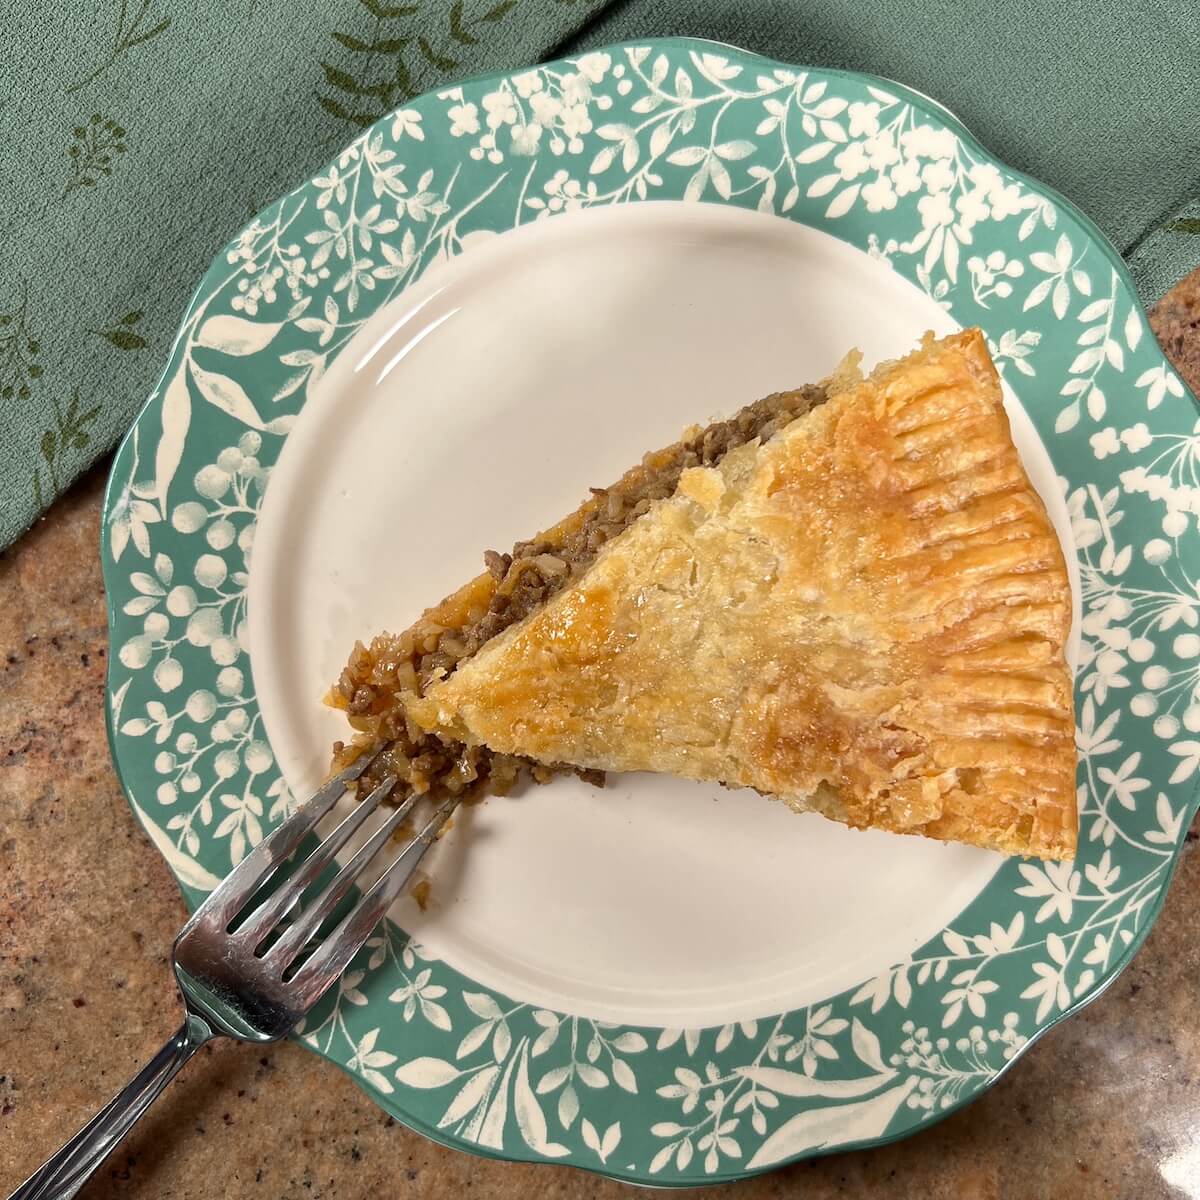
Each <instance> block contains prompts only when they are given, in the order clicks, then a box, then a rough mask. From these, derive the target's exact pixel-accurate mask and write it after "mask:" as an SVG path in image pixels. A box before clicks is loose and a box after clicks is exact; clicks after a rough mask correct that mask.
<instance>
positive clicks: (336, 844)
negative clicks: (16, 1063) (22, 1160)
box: [9, 753, 458, 1200]
mask: <svg viewBox="0 0 1200 1200" xmlns="http://www.w3.org/2000/svg"><path fill="white" fill-rule="evenodd" d="M372 761H373V756H372V755H371V754H369V753H368V754H364V755H362V756H361V757H360V758H358V759H357V760H356V761H355V762H354V763H352V764H351V765H350V766H349V767H347V768H346V769H345V770H344V771H342V772H341V773H340V774H338V775H335V776H334V777H333V778H332V779H330V781H329V782H328V783H327V784H325V786H324V787H323V788H321V790H320V791H319V792H317V794H316V795H315V796H314V797H313V798H312V799H311V800H309V801H308V803H307V804H305V805H304V806H303V807H301V808H299V809H297V811H296V812H294V813H293V814H292V815H291V816H290V817H288V818H287V819H286V820H285V821H284V822H283V824H281V825H280V826H279V828H278V829H276V830H274V831H273V832H272V833H271V834H270V835H269V836H268V837H266V838H264V839H263V841H262V842H261V843H260V844H259V845H258V846H257V847H256V848H255V849H254V850H253V851H252V852H251V853H250V854H249V855H247V857H246V858H244V859H242V861H241V862H240V863H239V864H238V865H237V866H236V867H234V869H233V870H232V871H231V872H230V873H229V875H228V876H227V877H226V878H225V879H224V880H223V881H222V883H221V884H220V885H219V886H218V887H217V888H216V890H215V891H213V892H212V893H211V894H210V895H209V897H208V898H207V899H206V900H205V901H204V903H203V904H202V905H201V906H200V907H199V908H198V909H196V911H195V913H193V914H192V917H191V919H190V920H189V921H188V922H187V924H186V925H184V927H183V929H182V930H181V931H180V934H179V936H178V937H177V938H176V939H175V947H174V950H173V953H172V964H173V966H174V968H175V977H176V979H177V980H178V982H179V989H180V991H181V992H182V993H183V1003H184V1009H185V1014H186V1015H185V1019H184V1022H183V1024H182V1025H181V1026H180V1028H179V1031H178V1032H177V1033H176V1034H175V1036H174V1037H172V1038H171V1040H170V1041H169V1042H167V1044H166V1045H165V1046H164V1047H163V1048H162V1049H161V1050H160V1051H159V1052H158V1053H157V1054H156V1055H155V1056H154V1057H153V1058H152V1059H151V1060H150V1062H149V1063H147V1064H146V1066H145V1067H143V1068H142V1070H141V1071H140V1072H138V1074H137V1075H135V1076H134V1078H133V1079H132V1080H130V1082H129V1083H128V1084H127V1085H126V1087H125V1088H124V1089H123V1090H122V1091H121V1092H120V1093H119V1094H118V1095H117V1096H116V1097H115V1098H114V1099H113V1100H112V1101H111V1102H110V1103H109V1104H108V1105H107V1107H105V1108H102V1109H101V1110H100V1111H99V1112H98V1113H97V1114H96V1115H95V1116H94V1117H93V1118H92V1119H91V1120H90V1121H89V1122H88V1123H87V1124H86V1125H85V1126H84V1127H83V1128H82V1129H80V1130H79V1132H78V1133H76V1134H75V1136H74V1137H73V1138H71V1140H70V1141H69V1142H67V1144H66V1145H65V1146H63V1147H62V1149H61V1150H59V1151H58V1153H57V1154H55V1155H53V1156H52V1157H51V1158H49V1159H47V1160H46V1162H45V1163H43V1164H42V1166H41V1167H39V1168H38V1170H36V1171H35V1172H34V1173H33V1174H32V1175H31V1176H30V1177H29V1178H28V1179H27V1180H26V1181H25V1182H24V1183H23V1184H21V1186H20V1187H18V1188H17V1190H16V1191H15V1192H13V1194H12V1196H11V1197H9V1200H66V1198H67V1197H70V1196H74V1195H75V1194H76V1192H78V1191H79V1189H80V1188H81V1187H82V1186H83V1185H84V1183H86V1182H87V1180H88V1179H89V1178H90V1177H91V1174H92V1172H93V1171H95V1169H96V1168H97V1167H98V1166H99V1165H100V1163H101V1162H103V1161H104V1159H105V1157H106V1156H107V1155H108V1154H109V1152H110V1151H111V1150H112V1149H113V1148H114V1147H115V1146H116V1145H117V1143H118V1142H120V1141H121V1139H122V1138H123V1137H124V1136H125V1135H126V1134H127V1133H128V1132H129V1130H130V1129H131V1128H132V1126H133V1124H134V1122H136V1121H137V1120H138V1118H139V1117H141V1115H142V1114H143V1113H144V1112H145V1111H146V1110H147V1109H148V1108H149V1107H150V1105H151V1103H152V1102H153V1101H154V1099H155V1098H156V1097H157V1096H158V1094H159V1093H160V1092H161V1091H162V1090H163V1088H165V1087H166V1086H167V1084H168V1083H170V1082H171V1080H172V1079H173V1078H174V1077H175V1075H176V1073H177V1072H178V1071H179V1069H180V1067H182V1066H183V1064H184V1063H185V1062H187V1060H188V1059H189V1058H191V1057H192V1055H193V1054H195V1053H196V1051H197V1050H199V1049H200V1047H201V1046H203V1045H204V1043H205V1042H207V1041H210V1040H211V1039H212V1038H216V1037H232V1038H239V1039H240V1040H242V1041H246V1042H274V1041H277V1040H278V1039H279V1038H281V1037H283V1036H284V1035H285V1034H286V1033H287V1032H288V1031H289V1030H290V1029H291V1028H292V1027H293V1026H294V1025H295V1024H296V1023H297V1022H298V1021H299V1020H300V1018H301V1017H303V1016H304V1015H305V1013H307V1012H308V1011H309V1010H310V1009H311V1008H312V1007H313V1005H314V1004H316V1002H317V1001H318V1000H319V999H320V998H321V996H322V995H323V994H324V992H325V990H326V989H327V988H328V987H329V986H330V984H332V983H333V982H334V980H336V979H337V977H338V976H339V975H340V974H341V973H342V971H344V970H345V968H346V965H347V964H348V963H349V962H350V960H351V959H352V958H353V957H354V955H355V954H356V953H357V952H358V950H359V948H360V947H361V946H362V945H363V943H364V942H365V941H366V940H367V938H368V937H369V936H370V933H371V931H372V930H373V929H374V928H375V925H376V924H377V923H378V922H379V920H380V918H381V917H382V916H383V915H384V913H386V912H387V910H388V908H389V907H390V906H391V905H392V903H393V902H394V901H395V900H396V899H397V898H398V897H399V895H400V893H401V892H402V891H403V890H404V885H405V884H406V883H407V882H408V880H409V878H410V877H411V875H412V873H413V871H414V869H415V868H416V866H417V863H419V862H420V861H421V858H422V856H423V855H424V854H425V851H426V850H428V849H429V847H430V846H431V845H432V844H433V842H434V840H435V839H436V837H437V835H438V833H439V832H440V831H441V829H442V827H443V826H444V825H445V824H446V822H447V820H449V818H450V815H451V813H452V812H453V811H454V808H455V807H456V805H457V804H458V800H457V798H451V799H450V800H447V801H446V802H445V803H444V804H442V805H441V807H440V808H438V809H437V810H436V811H435V812H434V814H433V815H432V816H431V817H430V818H429V820H428V821H427V822H426V824H425V826H424V828H422V829H421V831H420V833H418V834H417V835H416V836H415V837H414V838H413V839H412V840H411V841H410V842H408V844H407V845H406V846H405V847H404V849H403V850H402V851H401V852H400V854H399V856H398V857H397V858H396V860H395V861H394V862H393V863H391V864H390V865H389V866H388V868H387V869H386V870H385V871H384V872H383V874H382V875H380V877H379V878H378V879H377V880H376V881H375V882H374V883H373V884H372V885H371V886H370V887H369V888H368V889H367V890H366V891H365V892H364V893H363V895H362V897H361V898H360V899H359V901H358V903H357V904H356V905H355V906H354V907H353V908H352V909H351V910H350V912H349V913H348V914H347V915H346V916H345V917H343V918H342V919H341V920H340V921H339V922H338V924H337V925H336V926H335V927H334V928H333V929H332V930H331V931H330V932H329V933H328V935H327V936H326V937H324V938H323V939H320V940H319V941H318V940H315V939H316V938H317V935H318V932H319V930H320V928H321V925H322V924H323V923H324V922H325V921H326V920H328V918H329V917H330V916H331V915H332V914H333V913H334V910H335V909H336V908H337V906H338V904H339V902H340V901H341V900H342V899H343V898H344V897H345V896H346V894H347V893H348V892H349V891H350V888H351V887H352V886H353V885H354V883H355V881H356V880H357V879H358V878H359V877H360V876H361V874H362V872H363V871H364V869H365V868H366V867H367V865H368V864H369V863H370V861H371V860H372V859H373V858H374V857H375V855H376V854H377V853H378V852H379V850H381V849H382V848H383V846H384V845H385V844H386V843H387V842H388V840H389V839H390V838H391V836H392V834H393V833H395V831H396V829H397V827H398V826H399V825H400V823H401V822H402V821H403V820H404V818H405V817H406V816H407V815H408V814H409V812H410V811H411V810H412V807H413V805H414V804H415V803H416V799H417V797H416V796H415V795H410V796H409V797H408V798H407V799H406V800H405V801H404V803H402V804H401V805H400V806H399V807H398V808H397V809H396V810H395V811H394V812H392V813H391V814H390V815H389V816H388V818H387V820H386V821H384V822H383V824H382V825H381V826H380V827H379V828H378V829H377V830H376V831H375V832H374V833H372V834H371V835H370V837H369V838H367V840H366V841H365V842H364V843H363V844H362V846H361V847H360V848H359V849H358V850H357V851H355V853H354V854H353V855H352V856H351V858H350V859H349V860H348V861H347V862H346V863H345V865H344V866H342V867H341V868H340V869H339V870H338V872H337V874H336V875H335V876H334V877H333V879H332V880H331V881H330V883H329V884H328V886H327V887H325V889H324V890H323V891H321V892H319V893H318V894H317V895H316V896H315V897H314V898H313V900H312V901H311V902H310V903H309V904H307V905H306V906H305V907H304V909H303V911H302V912H300V915H299V916H298V917H297V918H296V919H295V921H293V922H292V924H290V925H287V926H284V927H282V930H281V932H280V936H279V937H278V939H277V940H276V941H274V942H273V943H269V942H268V938H269V937H270V935H271V934H272V933H275V932H277V931H280V928H281V926H280V923H281V921H282V920H283V919H284V918H285V917H287V916H288V915H289V914H291V913H292V912H293V910H295V909H296V908H297V907H298V904H299V901H300V896H301V893H303V892H304V890H305V889H306V888H308V887H310V886H311V885H312V884H314V883H315V882H316V881H317V880H318V879H319V877H320V876H321V874H322V872H323V871H325V870H326V868H328V867H329V866H330V865H331V864H332V862H333V860H334V855H335V854H337V852H338V851H339V850H340V849H341V848H342V847H343V846H344V845H345V844H346V843H347V842H348V841H349V840H350V838H351V837H352V836H353V835H354V833H355V832H356V831H357V830H358V829H359V828H361V827H362V825H363V823H364V822H365V821H366V820H367V818H368V817H369V816H370V815H371V813H372V812H374V811H375V810H376V809H377V808H378V807H379V805H380V803H381V802H382V801H383V800H384V799H385V798H386V797H387V796H388V794H389V793H390V792H391V790H392V789H393V788H394V787H395V786H396V782H397V781H396V778H395V777H394V776H391V775H389V776H385V777H384V778H383V779H382V780H381V781H380V782H379V783H378V784H377V785H376V786H375V787H374V788H373V789H372V790H371V792H370V794H369V795H368V796H367V797H366V798H365V799H364V800H363V801H362V802H361V803H360V804H358V805H356V807H355V808H354V810H353V811H352V812H351V813H350V814H349V815H348V816H346V817H345V818H344V819H343V820H342V821H341V822H340V823H339V824H338V825H337V827H336V828H335V829H334V831H333V832H332V833H331V834H330V835H329V837H327V838H326V839H325V840H324V841H322V842H321V843H319V845H317V847H316V848H315V849H314V850H313V851H312V853H310V854H309V855H307V857H303V858H301V859H299V860H298V861H296V862H294V863H293V864H292V867H291V873H290V876H288V878H287V879H286V882H284V883H283V884H282V885H281V886H280V887H278V888H277V889H276V890H275V891H274V892H272V893H271V894H270V895H268V896H266V897H265V899H262V900H261V901H259V902H258V903H257V904H256V905H255V906H254V907H253V908H252V909H251V911H250V912H249V913H248V915H247V916H246V917H245V919H244V920H243V921H241V923H240V924H236V925H235V924H234V921H235V918H237V917H238V916H239V915H240V914H241V913H242V912H243V911H244V910H245V909H246V907H247V905H248V904H249V902H250V901H251V900H252V899H253V898H254V897H255V895H256V893H257V892H258V891H259V889H260V888H261V887H262V886H263V884H265V883H266V882H267V881H268V879H271V878H272V877H273V876H274V875H275V873H276V869H277V868H278V867H279V866H280V864H282V863H283V862H284V861H285V860H286V859H288V858H289V857H290V856H291V855H292V854H293V853H294V852H295V851H296V850H297V849H298V847H299V846H300V843H301V842H302V841H303V840H304V838H305V837H306V836H307V835H308V834H309V833H310V832H311V831H312V830H313V828H314V827H315V826H316V824H317V822H318V821H320V820H321V818H322V817H324V816H325V815H326V814H327V813H328V812H329V811H330V810H331V809H332V808H333V806H334V805H335V804H336V803H337V802H338V800H340V799H341V797H342V796H343V795H344V794H345V792H346V791H347V789H348V785H349V784H351V783H352V782H354V781H355V780H357V779H358V777H359V776H360V775H362V773H363V772H364V771H365V770H366V768H367V767H368V766H369V765H370V763H371V762H372ZM231 926H232V929H231ZM264 944H265V948H264ZM306 950H310V953H309V954H308V956H307V957H305V958H301V957H300V956H301V955H302V954H303V953H304V952H305V951H306ZM298 959H299V962H298V964H297V960H298Z"/></svg>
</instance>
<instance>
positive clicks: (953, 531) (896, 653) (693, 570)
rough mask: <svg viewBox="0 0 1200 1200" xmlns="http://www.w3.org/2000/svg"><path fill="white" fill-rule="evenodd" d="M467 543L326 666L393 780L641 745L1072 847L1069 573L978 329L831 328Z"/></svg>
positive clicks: (789, 785) (697, 772)
mask: <svg viewBox="0 0 1200 1200" xmlns="http://www.w3.org/2000/svg"><path fill="white" fill-rule="evenodd" d="M488 565H489V568H490V570H489V572H488V573H487V574H485V575H481V576H480V577H479V578H477V579H475V580H473V581H472V582H471V583H469V584H467V585H466V587H464V588H463V589H461V590H460V591H459V592H457V593H455V595H454V596H451V597H450V598H449V599H448V600H446V601H444V602H443V603H442V604H441V605H440V606H438V607H437V608H435V609H432V610H430V611H429V612H428V613H426V615H425V617H424V618H423V619H422V620H421V621H420V622H418V623H417V624H416V625H415V626H414V627H413V628H412V629H410V630H409V631H408V632H407V633H405V634H403V635H400V637H398V638H388V637H384V638H377V639H376V640H375V642H373V643H372V645H371V647H370V649H363V648H362V647H359V648H356V650H355V653H354V656H353V657H352V659H351V663H350V665H349V667H348V668H347V670H346V672H345V673H343V676H342V679H341V681H340V682H339V685H338V688H337V689H335V702H337V703H340V704H342V705H343V706H344V707H347V708H348V710H349V712H350V715H351V721H352V723H353V724H354V725H355V726H356V728H357V729H358V730H359V732H360V739H365V740H368V741H371V742H378V741H387V742H390V743H391V750H390V754H391V759H390V761H391V763H392V765H393V767H394V769H396V770H397V771H398V772H400V773H401V774H402V775H403V777H404V778H405V779H406V780H407V782H408V784H409V785H410V786H411V787H413V788H414V789H416V790H418V791H421V790H426V789H429V790H435V791H437V790H440V789H444V790H448V791H454V790H458V791H462V790H466V789H471V790H497V789H498V788H500V789H502V788H504V787H506V786H508V785H509V784H510V783H511V782H512V780H513V779H514V778H515V777H516V775H517V774H518V773H519V772H520V771H521V769H522V767H523V766H526V765H527V766H528V767H529V769H530V771H531V773H532V775H533V777H534V778H535V779H545V778H548V777H549V775H550V774H551V773H552V772H553V771H554V770H556V769H561V768H562V767H563V766H564V764H565V765H567V766H569V767H570V768H572V769H576V770H580V771H584V772H602V771H610V770H616V771H659V772H669V773H671V774H675V775H681V776H684V777H687V778H691V779H697V780H707V781H716V782H720V783H722V784H726V785H729V786H740V787H751V788H755V789H757V790H758V791H760V792H763V793H766V794H768V795H772V796H777V797H779V798H781V799H783V800H784V801H786V802H787V803H788V804H789V805H791V806H792V807H794V808H796V809H812V810H816V811H818V812H821V813H823V814H824V815H826V816H828V817H831V818H833V819H835V820H838V821H842V822H845V823H846V824H848V825H851V826H853V827H855V828H876V829H886V830H891V831H893V832H897V833H915V834H923V835H925V836H928V837H935V838H941V839H944V840H949V841H960V842H968V843H972V844H975V845H979V846H986V847H991V848H994V849H998V850H1002V851H1005V852H1008V853H1016V854H1034V855H1039V856H1042V857H1046V858H1067V857H1071V856H1072V855H1073V853H1074V849H1075V834H1076V812H1075V754H1074V722H1073V714H1072V685H1071V674H1070V670H1069V668H1068V666H1067V663H1066V660H1065V656H1064V649H1065V645H1066V639H1067V634H1068V627H1069V623H1070V590H1069V584H1068V580H1067V573H1066V568H1065V564H1064V561H1063V557H1062V552H1061V549H1060V547H1059V543H1058V539H1057V537H1056V536H1055V533H1054V530H1053V528H1052V526H1051V524H1050V521H1049V519H1048V517H1047V515H1046V511H1045V509H1044V507H1043V505H1042V503H1041V500H1040V499H1039V497H1038V495H1037V493H1036V492H1035V491H1034V489H1033V488H1032V486H1031V485H1030V483H1029V480H1028V478H1027V477H1026V475H1025V473H1024V471H1023V469H1022V467H1021V463H1020V460H1019V458H1018V456H1017V452H1016V449H1015V448H1014V446H1013V442H1012V437H1011V434H1010V432H1009V427H1008V421H1007V418H1006V416H1005V413H1004V409H1003V406H1002V403H1001V392H1000V384H999V380H998V378H997V375H996V371H995V368H994V367H993V365H992V362H991V360H990V358H989V356H988V353H987V349H986V346H985V343H984V340H983V337H982V335H981V334H980V333H979V332H978V331H977V330H968V331H966V332H964V333H961V334H956V335H954V336H952V337H948V338H945V339H943V340H941V341H934V340H933V339H932V338H931V337H927V338H926V340H925V342H924V343H923V345H922V346H921V348H920V349H919V350H917V351H916V352H915V353H913V354H911V355H909V356H908V357H907V358H905V359H902V360H900V361H898V362H894V363H887V364H884V365H882V366H881V367H879V368H878V369H877V370H876V371H875V372H874V374H873V375H872V376H871V377H870V378H868V379H865V380H864V379H863V378H862V377H861V375H860V373H859V372H858V369H857V358H856V356H851V358H850V359H848V360H847V362H846V364H844V365H843V367H842V368H841V369H840V370H839V372H838V373H837V374H836V375H835V376H834V377H832V378H831V379H829V380H827V381H825V383H824V384H823V385H821V386H820V387H818V388H808V389H803V390H801V391H800V392H792V393H784V394H782V395H779V396H774V397H770V398H768V399H767V400H765V401H760V402H759V403H758V404H756V405H752V406H750V408H748V409H745V410H743V412H742V413H740V414H739V415H738V417H736V418H735V419H734V420H733V421H731V422H727V423H722V424H718V425H714V426H710V427H709V429H707V430H704V431H700V432H698V433H695V434H693V435H692V436H690V437H689V438H686V439H685V440H684V441H682V442H680V443H679V444H677V445H676V446H673V447H670V448H669V449H667V450H665V451H660V452H658V453H656V454H651V455H648V456H647V458H646V460H645V461H644V462H643V464H642V465H641V466H639V467H637V468H635V469H634V470H633V471H630V472H629V473H627V474H626V475H625V476H624V477H623V479H622V480H621V481H620V482H619V483H618V484H616V485H615V486H614V487H612V488H609V489H605V490H603V491H600V492H598V493H597V494H596V495H595V496H594V497H593V498H592V499H591V500H589V501H588V502H587V503H585V504H584V505H583V506H582V507H581V508H580V509H579V510H578V511H577V512H575V513H574V514H572V515H571V516H570V517H568V518H567V519H566V520H565V521H563V522H562V523H560V524H559V525H557V526H555V527H554V528H553V529H551V530H549V531H547V532H546V533H545V534H543V535H541V537H539V538H538V539H536V540H535V541H534V542H532V543H523V544H521V545H518V546H517V547H516V548H515V550H514V552H513V554H512V556H511V557H510V556H499V555H495V554H489V556H488Z"/></svg>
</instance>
